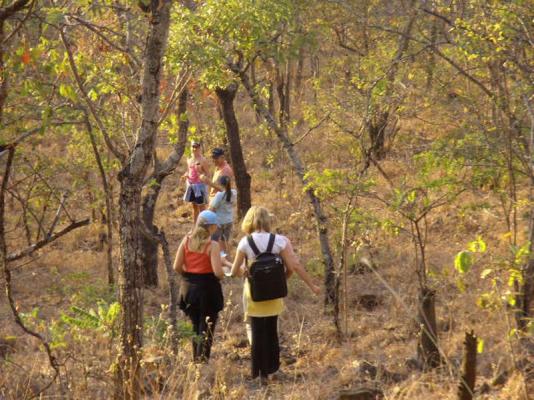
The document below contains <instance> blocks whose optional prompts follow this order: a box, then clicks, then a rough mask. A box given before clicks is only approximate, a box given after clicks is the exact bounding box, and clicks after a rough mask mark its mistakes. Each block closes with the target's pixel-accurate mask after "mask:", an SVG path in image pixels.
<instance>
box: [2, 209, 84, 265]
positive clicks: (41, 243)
mask: <svg viewBox="0 0 534 400" xmlns="http://www.w3.org/2000/svg"><path fill="white" fill-rule="evenodd" d="M86 225H89V218H86V219H83V220H81V221H75V222H73V223H71V224H70V225H68V226H67V227H66V228H63V229H62V230H60V231H59V232H56V233H53V234H51V235H48V236H47V237H45V238H44V239H41V240H40V241H38V242H37V243H34V244H32V245H31V246H29V247H26V248H25V249H24V250H20V251H17V252H15V253H11V254H8V255H7V257H6V260H7V261H16V260H19V259H21V258H23V257H26V256H29V255H30V254H32V253H34V252H36V251H37V250H39V249H40V248H42V247H44V246H45V245H47V244H49V243H52V242H54V241H55V240H57V239H59V238H60V237H61V236H64V235H66V234H67V233H69V232H70V231H72V230H74V229H77V228H80V227H82V226H86Z"/></svg>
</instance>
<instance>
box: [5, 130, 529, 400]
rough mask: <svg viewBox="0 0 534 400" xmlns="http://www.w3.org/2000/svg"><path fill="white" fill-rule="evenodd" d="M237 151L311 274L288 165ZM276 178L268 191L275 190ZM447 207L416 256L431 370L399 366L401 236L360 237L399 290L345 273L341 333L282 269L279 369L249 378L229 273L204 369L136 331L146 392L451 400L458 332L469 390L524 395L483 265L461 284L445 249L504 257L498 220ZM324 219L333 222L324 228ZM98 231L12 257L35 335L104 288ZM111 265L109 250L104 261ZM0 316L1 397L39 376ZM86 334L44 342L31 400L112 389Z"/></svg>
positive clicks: (33, 352) (410, 352)
mask: <svg viewBox="0 0 534 400" xmlns="http://www.w3.org/2000/svg"><path fill="white" fill-rule="evenodd" d="M248 140H251V139H248ZM254 140H255V141H256V142H255V143H254V146H249V147H250V148H255V149H258V148H262V146H263V148H264V147H265V143H267V140H268V139H267V138H263V139H261V138H259V139H258V138H255V139H254ZM262 141H263V142H262ZM264 142H265V143H264ZM322 144H323V145H324V147H322V149H323V150H322V151H323V154H328V152H329V151H332V152H333V153H336V151H338V150H339V149H338V148H337V147H335V146H331V147H327V146H328V145H329V144H328V142H327V140H324V141H322ZM315 148H316V147H315ZM300 150H301V152H302V153H303V154H304V155H305V157H313V155H312V151H313V149H312V148H311V147H309V148H307V147H306V145H304V146H303V147H302V148H300ZM248 156H249V160H250V170H251V173H252V175H253V179H254V180H253V187H254V194H253V200H254V203H256V204H264V205H266V206H267V207H268V208H270V209H271V210H272V211H273V212H274V213H275V215H276V217H277V220H276V221H277V222H276V226H277V228H278V229H279V231H281V232H283V233H284V234H287V235H288V236H289V237H290V238H291V239H292V241H293V242H294V243H295V247H296V249H297V251H298V252H299V254H300V256H301V258H302V260H303V262H304V263H305V264H306V265H308V266H309V267H311V268H312V269H315V268H316V267H314V265H318V264H319V260H320V258H319V257H320V254H319V250H318V245H317V243H316V239H315V228H314V223H313V220H312V216H311V212H310V210H309V209H308V206H307V202H306V199H305V198H304V196H303V195H302V193H301V189H300V187H299V185H298V184H297V178H296V177H295V176H294V174H293V173H291V172H290V168H289V162H288V161H287V160H286V159H284V157H283V156H281V159H280V160H279V161H278V162H277V164H276V165H275V166H274V167H273V168H272V169H266V168H263V167H262V166H261V163H262V161H263V160H262V159H261V158H260V157H258V154H256V155H255V156H254V155H252V154H249V155H248ZM346 157H347V155H346V154H343V155H342V156H339V157H338V158H339V160H337V159H336V160H330V161H329V163H330V164H331V165H332V166H335V165H339V164H340V163H342V162H344V161H346ZM399 165H402V160H397V161H396V160H391V161H388V162H387V163H386V164H385V168H386V169H387V171H389V172H390V173H391V174H392V177H395V174H401V173H403V172H402V168H399ZM178 176H179V174H175V175H174V176H171V177H169V178H168V179H167V180H166V181H165V183H164V187H163V191H162V195H161V197H160V200H159V203H158V204H159V208H158V212H157V218H156V224H157V225H158V226H161V227H163V228H164V229H165V232H166V234H167V237H168V240H169V242H170V244H171V250H172V251H173V252H174V251H175V250H176V247H177V245H178V243H179V240H180V239H181V237H182V236H183V234H184V233H185V232H186V231H187V230H188V229H189V228H190V222H189V220H190V217H189V216H188V215H187V213H188V211H189V207H188V206H187V205H184V204H183V203H182V202H181V194H182V190H183V189H182V187H181V184H180V182H179V179H178ZM377 179H380V178H378V177H377ZM280 182H282V184H283V188H282V189H281V190H280V189H279V188H278V187H277V185H278V184H279V183H280ZM466 200H469V198H466ZM361 206H362V207H363V208H365V207H368V208H369V209H370V210H371V209H372V210H373V211H374V212H377V213H381V212H382V211H381V210H380V207H378V206H377V205H376V204H372V203H371V202H367V201H365V200H364V201H362V204H361ZM455 207H457V206H453V207H449V208H444V209H442V210H439V211H437V212H436V213H435V214H433V215H432V217H431V221H430V226H431V228H430V237H429V245H428V260H429V263H430V265H431V267H432V273H433V274H434V276H435V279H433V282H434V286H435V288H436V290H437V316H438V328H439V339H440V346H441V348H442V350H443V352H444V355H445V356H446V358H447V361H448V365H446V366H445V367H444V368H442V369H440V370H439V371H433V372H427V373H422V372H419V371H413V370H410V369H409V368H408V367H407V366H406V360H407V359H410V358H412V357H414V355H415V348H416V341H417V337H416V336H417V331H418V330H417V327H416V324H415V321H414V318H413V317H414V315H415V314H416V305H415V300H414V299H415V296H416V293H417V288H416V283H415V279H414V276H415V275H414V272H413V264H414V260H413V255H412V245H411V243H410V242H409V240H408V239H407V238H406V237H404V236H402V235H401V236H398V237H391V236H388V235H385V234H383V233H372V234H371V243H370V246H371V247H372V249H373V251H374V258H375V259H374V261H375V263H376V266H377V271H378V272H379V274H380V275H381V277H382V278H383V279H384V280H385V281H386V282H387V283H388V284H389V285H390V289H391V290H393V292H394V293H395V294H396V295H397V296H398V297H395V296H394V293H392V292H391V291H390V289H388V288H386V287H384V285H383V284H382V283H381V281H380V280H379V279H378V278H377V277H376V275H374V274H373V273H370V272H368V273H366V274H363V275H349V277H348V289H349V290H348V293H347V317H348V320H347V327H348V331H347V332H345V333H346V336H345V337H344V339H343V340H342V341H341V342H338V341H337V340H336V334H335V329H334V327H333V324H332V321H331V317H330V316H326V315H324V314H323V307H322V299H321V298H314V297H313V296H312V295H311V294H310V292H309V291H308V290H307V288H306V287H305V285H303V284H302V282H300V281H298V280H297V278H292V281H291V282H290V295H289V297H288V298H287V301H286V304H287V310H286V312H285V313H284V314H283V315H282V316H281V318H280V327H281V329H280V338H281V346H282V370H283V371H284V372H285V374H286V375H287V377H286V380H284V381H282V382H276V383H272V384H270V385H269V386H268V387H260V386H258V384H257V383H256V382H251V381H250V380H249V379H248V376H249V363H250V354H249V349H248V347H247V345H246V343H245V331H244V324H243V322H242V308H241V300H240V299H241V282H240V281H239V280H230V281H225V282H224V283H223V286H224V294H225V298H226V300H227V304H226V307H225V309H224V311H223V312H222V313H221V320H220V323H219V324H218V327H217V330H216V336H215V342H214V346H213V355H212V359H211V361H210V363H209V364H208V365H195V364H192V363H191V357H190V348H189V342H188V340H183V341H182V343H181V344H180V348H179V352H178V354H176V355H172V354H171V353H170V351H169V348H168V346H167V345H166V344H165V343H163V342H161V341H158V340H157V339H156V335H155V334H154V332H149V334H147V337H146V349H145V365H144V367H145V368H144V381H145V383H146V385H145V386H146V390H147V391H146V395H145V398H146V399H162V400H167V399H169V400H170V399H184V400H190V399H191V400H192V399H200V398H211V399H287V400H290V399H291V400H299V399H302V400H308V399H331V398H335V395H336V393H337V392H338V391H339V390H341V389H345V388H351V387H357V386H358V385H360V384H365V385H367V386H376V387H379V388H381V389H382V390H383V391H384V394H385V398H386V399H388V400H393V399H395V400H401V399H403V400H404V399H406V400H408V399H410V400H412V399H421V400H433V399H436V400H437V399H440V400H441V399H455V398H456V387H457V383H458V379H457V375H458V366H459V364H460V361H461V351H462V341H463V337H464V332H465V331H467V330H471V329H473V330H474V331H475V333H476V334H478V335H479V337H480V338H482V339H483V340H484V342H485V347H484V351H483V353H482V354H480V355H479V366H478V382H477V386H478V387H480V386H481V385H482V384H483V383H487V384H488V385H489V389H490V390H489V392H488V393H485V394H479V395H478V397H477V398H479V399H510V400H512V399H513V400H519V399H525V393H531V394H530V395H531V396H532V393H534V390H531V389H532V388H530V390H529V388H526V387H525V376H526V375H525V374H524V373H521V372H520V371H517V370H514V369H513V364H514V361H518V360H522V359H525V358H526V357H527V355H526V354H522V353H521V349H520V348H519V347H518V346H517V341H516V340H515V338H513V337H512V338H509V332H510V329H511V327H512V326H511V325H510V322H509V320H508V319H507V315H508V314H509V310H506V309H505V308H502V309H499V310H480V309H479V308H477V306H476V298H477V297H478V295H480V293H482V292H483V291H485V290H487V289H488V287H487V284H486V283H485V282H482V281H481V280H480V279H479V278H478V277H479V274H480V271H481V269H482V268H483V265H482V264H481V265H476V266H475V269H474V271H473V273H472V274H470V275H469V276H468V277H466V279H465V284H466V286H467V290H466V291H465V292H461V291H460V290H459V289H458V287H457V285H456V281H457V278H458V277H457V275H456V274H455V273H454V271H453V269H452V261H453V256H454V254H455V253H456V252H457V251H459V250H461V249H462V248H463V246H465V243H467V242H468V241H470V240H472V239H473V238H474V237H475V236H476V234H483V235H484V238H485V239H486V240H487V241H488V245H489V246H490V247H491V249H492V252H493V253H494V254H495V255H499V254H501V255H502V254H504V253H505V251H506V248H505V246H504V244H503V243H502V241H500V239H499V236H500V235H501V234H503V233H504V230H503V229H501V230H499V228H497V229H495V226H498V225H499V222H498V221H499V219H498V217H497V216H495V215H492V214H491V213H484V212H482V213H478V214H470V215H464V216H459V215H458V212H457V211H458V210H457V209H456V208H455ZM330 212H331V211H330ZM484 227H486V228H484ZM331 228H332V230H333V231H334V230H335V228H336V227H335V226H332V227H331ZM100 229H101V228H100V227H99V226H96V225H94V226H91V227H89V228H83V229H81V230H79V231H76V232H75V233H73V234H72V235H70V236H68V237H65V238H63V239H62V240H61V241H60V242H57V243H56V244H54V245H53V246H51V247H49V248H46V249H45V250H43V251H42V252H41V253H40V254H39V255H38V257H37V258H36V260H35V261H34V262H33V263H30V264H27V265H23V266H21V267H20V268H17V266H16V265H14V266H13V267H15V270H14V277H13V279H14V289H15V296H16V299H17V303H18V306H19V307H20V310H21V311H24V312H29V311H30V310H31V309H32V308H34V307H39V310H40V311H39V320H40V321H42V322H40V324H41V325H40V326H39V327H38V329H39V330H40V331H41V332H46V331H47V328H48V327H49V326H50V325H51V323H52V322H53V321H57V319H58V318H59V315H60V314H61V313H62V312H67V311H68V308H69V307H70V306H71V305H72V304H73V303H74V302H76V301H81V300H80V299H82V300H84V301H86V300H88V299H92V300H94V301H96V299H97V298H98V297H99V296H100V295H101V294H103V293H104V292H105V290H103V289H104V286H105V282H106V279H105V256H104V253H100V252H97V251H96V250H95V249H96V242H97V239H98V232H99V230H100ZM237 231H238V229H237V227H236V236H240V234H239V233H238V232H237ZM335 237H336V235H332V245H333V248H334V249H336V248H337V246H338V243H336V240H335ZM234 243H235V242H234ZM118 262H119V260H118V252H117V246H116V248H115V263H118ZM159 272H160V277H161V285H160V288H158V289H151V290H146V291H145V305H146V308H145V312H146V316H147V319H149V318H153V319H156V320H157V319H158V318H160V315H161V312H162V310H161V305H162V304H165V303H166V302H167V293H166V285H167V282H166V278H165V274H164V270H163V268H160V271H159ZM317 279H320V278H319V277H317ZM361 295H374V296H376V298H377V299H378V301H379V304H378V306H377V307H376V308H374V309H373V310H366V309H365V308H363V307H362V306H361V305H359V303H358V302H359V300H358V299H359V296H361ZM85 306H87V307H89V306H90V305H87V304H85ZM0 317H1V320H2V321H4V322H3V323H2V325H1V326H0V338H3V337H6V336H14V337H16V345H15V348H14V350H13V352H11V353H10V354H9V356H8V357H7V359H6V360H2V361H0V369H1V372H0V393H2V391H3V393H5V394H4V395H3V396H4V397H5V399H6V400H7V399H17V398H22V396H23V395H24V393H25V392H27V391H28V390H29V388H31V387H32V386H35V385H37V384H39V382H42V380H43V379H45V376H46V375H47V374H48V373H49V372H50V369H49V368H48V366H47V362H46V358H45V357H44V355H43V353H42V351H41V349H40V348H39V347H38V346H37V345H36V343H35V341H33V340H32V339H30V338H28V337H27V336H24V335H23V334H22V333H21V331H20V330H18V328H17V327H16V326H15V325H14V324H13V322H12V319H11V318H10V312H9V310H8V308H7V304H6V303H5V300H4V298H3V297H2V300H1V302H0ZM180 319H182V320H183V316H181V315H180ZM342 326H343V327H344V322H343V324H342ZM88 335H89V336H88V337H86V338H81V339H80V338H75V337H74V336H71V335H69V334H68V333H67V335H66V338H65V346H64V347H61V348H58V349H55V352H56V353H57V354H58V356H59V359H60V361H61V363H62V367H61V375H60V379H59V380H58V382H57V384H56V385H55V386H54V387H53V389H52V390H51V391H50V396H49V397H47V396H44V397H43V398H66V399H86V398H93V399H107V398H109V395H110V393H111V388H112V384H113V382H112V373H111V371H110V366H111V365H112V363H113V359H114V357H113V355H114V352H115V347H114V346H111V347H110V343H111V342H110V338H109V337H105V336H104V335H102V333H101V332H93V333H88ZM244 343H245V344H244ZM512 349H513V350H514V354H512V353H511V350H512ZM364 362H369V363H371V364H373V365H376V366H378V367H379V370H382V371H384V370H386V371H388V372H390V373H397V374H400V376H401V377H402V379H399V380H398V381H397V382H395V381H391V380H388V379H386V376H385V375H384V374H385V373H381V372H380V371H379V373H378V374H377V376H376V377H370V376H367V375H365V374H364V373H362V372H361V368H360V367H361V365H362V363H364ZM508 370H511V371H512V373H511V375H510V377H509V378H508V379H507V380H506V381H505V382H504V383H503V384H502V385H495V386H492V385H491V382H492V380H493V379H494V378H495V377H496V376H498V375H499V374H500V373H501V372H502V371H508ZM532 381H533V378H532V377H530V378H529V380H528V382H526V383H527V384H529V385H532ZM57 396H59V397H57ZM61 396H63V397H61ZM0 397H1V396H0Z"/></svg>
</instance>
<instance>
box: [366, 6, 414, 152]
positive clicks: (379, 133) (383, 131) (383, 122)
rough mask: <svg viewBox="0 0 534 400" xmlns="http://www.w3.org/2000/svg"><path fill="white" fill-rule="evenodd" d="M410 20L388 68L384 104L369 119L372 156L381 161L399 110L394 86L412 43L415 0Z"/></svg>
mask: <svg viewBox="0 0 534 400" xmlns="http://www.w3.org/2000/svg"><path fill="white" fill-rule="evenodd" d="M408 7H409V14H410V15H409V20H408V22H407V23H406V25H405V27H404V29H403V32H402V35H401V36H400V37H399V42H398V45H397V51H396V53H395V56H394V57H393V59H392V60H391V63H390V66H389V68H388V71H387V74H386V77H385V81H386V89H385V92H384V96H383V100H382V102H383V104H382V105H381V106H379V107H378V109H377V110H376V112H375V116H374V118H368V120H367V129H368V133H369V140H370V141H371V149H370V150H371V154H372V155H374V156H375V157H376V159H378V160H380V159H383V158H384V157H385V154H386V150H385V143H386V135H387V127H388V124H389V121H390V118H391V117H392V116H393V114H394V112H395V111H396V109H397V105H395V104H393V93H394V84H395V79H396V77H397V73H398V71H399V66H400V62H401V60H402V57H403V55H404V53H405V52H406V50H408V45H409V43H410V34H411V32H412V28H413V26H414V23H415V18H416V16H417V10H416V8H415V0H411V1H410V4H409V6H408Z"/></svg>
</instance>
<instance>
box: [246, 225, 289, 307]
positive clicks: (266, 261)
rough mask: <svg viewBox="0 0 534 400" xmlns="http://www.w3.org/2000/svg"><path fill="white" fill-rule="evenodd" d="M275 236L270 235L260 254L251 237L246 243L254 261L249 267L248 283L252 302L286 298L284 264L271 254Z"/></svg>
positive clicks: (280, 259) (250, 236) (279, 258)
mask: <svg viewBox="0 0 534 400" xmlns="http://www.w3.org/2000/svg"><path fill="white" fill-rule="evenodd" d="M274 239H275V235H274V234H272V233H271V235H270V236H269V243H268V245H267V249H266V250H265V252H263V253H260V251H259V250H258V247H257V246H256V243H254V239H252V235H249V236H247V241H248V244H249V246H250V248H251V249H252V251H253V252H254V254H255V256H256V259H255V260H254V262H253V263H252V264H251V265H250V267H249V274H248V275H249V276H248V281H249V284H250V295H251V296H252V300H254V301H265V300H274V299H279V298H281V297H286V296H287V282H286V271H285V267H284V262H283V261H282V258H281V257H280V256H279V255H278V254H273V253H272V251H273V246H274Z"/></svg>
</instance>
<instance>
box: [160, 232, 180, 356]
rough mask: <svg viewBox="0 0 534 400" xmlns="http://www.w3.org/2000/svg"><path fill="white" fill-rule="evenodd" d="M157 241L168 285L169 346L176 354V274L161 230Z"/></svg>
mask: <svg viewBox="0 0 534 400" xmlns="http://www.w3.org/2000/svg"><path fill="white" fill-rule="evenodd" d="M158 240H159V242H160V244H161V250H162V251H163V260H164V263H165V271H166V273H167V281H168V283H169V314H168V315H169V324H170V326H171V335H172V337H171V345H172V349H173V351H174V353H177V352H178V344H179V337H178V326H177V325H176V312H177V306H178V286H177V285H176V273H175V272H174V269H173V268H172V258H171V252H170V250H169V243H168V242H167V237H166V236H165V232H163V230H161V231H159V233H158Z"/></svg>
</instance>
